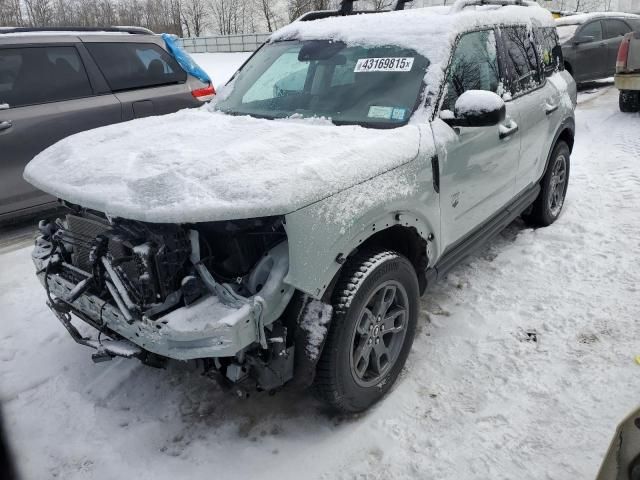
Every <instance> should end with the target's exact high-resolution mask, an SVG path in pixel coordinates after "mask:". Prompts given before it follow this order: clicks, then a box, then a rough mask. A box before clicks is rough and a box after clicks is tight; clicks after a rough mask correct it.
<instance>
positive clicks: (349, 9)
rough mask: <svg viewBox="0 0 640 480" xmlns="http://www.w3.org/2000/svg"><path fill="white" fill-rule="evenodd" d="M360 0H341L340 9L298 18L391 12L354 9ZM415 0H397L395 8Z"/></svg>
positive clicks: (309, 13) (315, 11)
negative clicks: (355, 3) (354, 5)
mask: <svg viewBox="0 0 640 480" xmlns="http://www.w3.org/2000/svg"><path fill="white" fill-rule="evenodd" d="M357 1H358V0H340V8H338V10H313V11H311V12H307V13H305V14H303V15H301V16H300V17H299V18H298V21H299V22H309V21H312V20H320V19H321V18H328V17H342V16H345V15H360V14H363V13H382V12H389V11H391V10H354V9H353V4H354V2H357ZM411 2H413V0H396V2H395V5H394V7H393V10H404V6H405V4H407V3H411Z"/></svg>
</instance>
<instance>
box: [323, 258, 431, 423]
mask: <svg viewBox="0 0 640 480" xmlns="http://www.w3.org/2000/svg"><path fill="white" fill-rule="evenodd" d="M419 297H420V294H419V288H418V279H417V276H416V272H415V270H414V268H413V265H412V264H411V263H410V262H409V261H408V260H407V259H406V258H405V257H403V256H402V255H400V254H399V253H396V252H393V251H390V250H366V251H363V252H359V253H357V254H355V255H354V256H353V257H352V258H351V259H350V260H349V262H348V263H347V264H346V265H345V268H344V270H343V272H342V274H341V277H340V280H339V281H338V284H337V285H336V289H335V291H334V294H333V308H334V316H333V320H332V322H331V328H330V331H329V335H328V337H327V342H326V345H325V348H324V350H323V352H322V356H321V358H320V361H319V362H318V370H317V374H316V390H317V392H318V394H319V396H320V398H321V399H322V400H324V401H326V402H327V403H329V404H330V405H331V406H332V407H333V408H335V409H336V410H339V411H341V412H345V413H356V412H361V411H363V410H366V409H367V408H369V407H370V406H371V405H373V404H374V403H376V402H377V401H378V400H380V399H381V398H382V397H384V395H385V394H386V393H387V392H388V391H389V389H390V388H391V386H392V385H393V384H394V382H395V381H396V379H397V377H398V375H399V374H400V371H401V370H402V367H403V366H404V364H405V361H406V359H407V356H408V355H409V351H410V349H411V345H412V343H413V338H414V336H415V329H416V323H417V319H418V311H419V310H418V309H419Z"/></svg>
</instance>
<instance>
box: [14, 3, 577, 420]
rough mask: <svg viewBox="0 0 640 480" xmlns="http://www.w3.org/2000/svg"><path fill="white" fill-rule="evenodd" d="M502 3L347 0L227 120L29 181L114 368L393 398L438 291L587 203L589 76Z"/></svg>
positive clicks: (58, 298) (249, 65)
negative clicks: (577, 79) (580, 198)
mask: <svg viewBox="0 0 640 480" xmlns="http://www.w3.org/2000/svg"><path fill="white" fill-rule="evenodd" d="M503 3H504V2H502V0H497V1H496V2H495V3H493V4H492V3H491V1H490V0H489V1H486V0H485V1H483V2H482V4H483V5H485V7H484V8H483V9H475V6H476V5H478V4H479V2H478V1H476V0H471V1H470V0H462V1H459V2H457V3H456V4H455V5H454V6H452V7H449V8H425V9H412V10H410V11H406V12H402V11H394V12H384V13H366V14H360V15H352V13H354V12H353V6H352V2H348V1H343V3H342V7H341V9H340V10H339V11H333V12H332V11H322V12H312V13H311V14H308V15H305V16H303V17H302V18H300V19H299V20H298V21H296V22H294V23H292V24H291V25H289V26H286V27H284V28H282V29H281V30H279V31H278V32H275V33H274V34H273V35H272V36H271V37H270V40H269V41H268V42H267V43H266V44H265V45H264V46H263V47H262V48H260V49H259V50H258V51H257V52H256V53H254V55H253V56H252V57H251V58H250V59H249V60H248V61H247V62H246V64H244V65H243V66H242V67H241V69H240V70H239V71H238V72H237V73H236V74H235V76H234V77H233V78H232V80H231V81H230V83H229V84H228V86H227V87H226V88H225V90H223V91H221V92H220V94H219V96H218V99H217V100H216V103H215V105H212V106H211V107H210V111H204V109H198V110H197V111H193V110H191V111H186V110H185V111H182V112H179V113H176V114H173V115H167V116H164V117H162V118H157V117H156V118H147V119H141V120H135V121H134V122H132V123H128V124H124V125H112V126H109V127H104V128H101V129H96V130H93V131H90V132H84V133H80V134H78V135H75V136H74V137H71V138H68V139H65V140H63V141H61V142H59V143H58V144H56V145H54V146H52V147H50V148H49V149H48V150H46V151H45V152H43V153H42V154H40V155H39V156H38V157H36V158H35V159H34V160H33V161H32V162H31V163H30V164H29V165H28V166H27V168H26V170H25V178H26V179H27V180H29V181H30V182H31V183H33V184H34V185H35V186H37V187H38V188H42V189H43V190H45V191H47V192H49V193H51V194H52V195H55V196H58V197H59V198H61V199H64V202H65V204H66V205H67V206H68V214H67V215H66V217H64V218H59V219H57V220H56V221H53V222H47V221H43V222H42V223H41V225H40V231H41V233H40V236H39V237H38V238H37V240H36V246H35V249H34V251H33V261H34V263H35V266H36V270H37V275H38V277H39V278H40V280H41V281H42V283H43V285H44V286H45V289H46V292H47V295H48V296H49V305H50V306H51V308H52V310H53V312H54V313H55V315H56V316H57V317H58V319H59V320H60V321H61V322H62V323H63V325H64V326H65V328H66V329H67V330H68V331H69V332H70V333H71V335H72V336H73V338H74V339H75V340H76V341H77V342H79V343H81V344H84V345H87V346H89V347H92V348H94V349H96V353H95V354H94V359H95V360H97V361H99V360H109V359H111V358H112V357H114V356H125V357H137V358H139V359H141V360H142V361H143V362H146V363H150V364H154V365H158V364H162V363H163V362H164V361H166V360H167V359H178V360H192V359H199V360H201V361H202V363H203V365H204V367H205V371H206V372H207V373H208V374H210V375H212V376H215V377H216V378H218V379H220V381H221V382H223V383H225V384H226V385H229V386H231V387H234V388H237V389H241V388H242V389H246V388H253V387H256V388H258V389H260V390H266V391H272V390H276V389H278V388H280V387H282V386H283V385H285V384H287V383H293V384H295V385H298V386H308V385H310V384H312V383H315V385H316V387H317V391H318V392H319V394H320V396H321V398H323V399H324V400H325V401H326V402H328V403H329V404H330V405H331V406H333V407H334V408H336V409H338V410H340V411H344V412H358V411H362V410H364V409H366V408H368V407H369V406H371V405H372V404H373V403H375V402H376V401H378V400H379V399H380V398H382V397H383V396H384V395H385V394H386V393H387V392H388V391H389V389H390V388H391V386H392V385H393V383H394V382H395V380H396V379H397V377H398V375H399V373H400V371H401V369H402V368H403V366H404V364H405V360H406V359H407V356H408V355H409V352H410V350H411V345H412V342H413V339H414V335H415V331H416V324H417V321H418V314H419V297H420V295H421V294H423V293H424V292H425V290H426V288H427V286H429V285H431V284H432V283H433V282H435V281H436V279H437V278H441V277H443V276H444V275H445V274H446V273H447V271H448V270H449V269H450V268H452V267H453V266H454V265H455V264H456V263H457V262H458V261H460V260H461V259H463V258H465V257H466V256H467V255H469V254H470V253H472V252H474V251H475V250H476V249H478V248H479V247H480V246H481V245H482V243H483V242H485V241H486V240H487V239H489V238H491V237H492V236H493V235H495V234H496V233H497V232H499V231H500V230H501V229H502V228H504V227H505V226H506V225H507V224H509V223H510V222H511V221H512V220H514V219H515V218H516V217H518V216H519V215H521V214H524V216H525V218H526V219H527V220H528V221H529V222H531V223H532V224H535V225H541V226H544V225H550V224H552V223H553V222H554V221H556V219H557V218H558V217H559V216H560V213H561V211H562V208H563V205H564V198H565V194H566V192H567V186H568V182H569V171H570V155H571V149H572V147H573V142H574V108H575V103H576V87H575V83H574V81H573V79H572V78H571V76H570V75H569V74H568V73H567V72H566V71H564V70H563V62H562V53H561V51H560V49H559V48H558V39H557V35H556V28H555V24H554V22H553V19H552V17H551V14H550V13H549V12H548V11H547V10H545V9H543V8H541V7H539V6H537V5H536V4H530V6H502V5H503ZM398 5H399V6H402V3H401V2H399V3H398ZM294 72H295V76H293V77H292V74H293V73H294ZM303 74H304V77H305V81H300V79H301V78H302V75H303ZM122 157H126V158H127V159H128V163H127V164H126V166H123V165H122V164H117V163H116V162H113V158H122ZM72 314H73V315H74V316H75V317H77V318H79V319H81V320H83V321H84V322H86V323H87V324H89V325H92V326H93V327H95V328H96V329H99V331H100V332H101V338H100V339H92V338H85V337H84V336H82V335H80V333H79V332H78V330H77V329H76V328H75V327H74V326H73V324H72V316H71V315H72Z"/></svg>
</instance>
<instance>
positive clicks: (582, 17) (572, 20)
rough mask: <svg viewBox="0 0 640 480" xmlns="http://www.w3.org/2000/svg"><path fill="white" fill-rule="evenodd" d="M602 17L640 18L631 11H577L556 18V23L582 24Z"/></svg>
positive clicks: (560, 24)
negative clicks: (575, 13)
mask: <svg viewBox="0 0 640 480" xmlns="http://www.w3.org/2000/svg"><path fill="white" fill-rule="evenodd" d="M602 17H614V18H621V17H626V18H637V19H640V16H639V15H634V14H633V13H624V12H593V13H579V14H577V15H570V16H568V17H562V18H558V19H557V20H556V25H558V26H564V25H582V24H583V23H586V22H588V21H589V20H592V19H596V18H602Z"/></svg>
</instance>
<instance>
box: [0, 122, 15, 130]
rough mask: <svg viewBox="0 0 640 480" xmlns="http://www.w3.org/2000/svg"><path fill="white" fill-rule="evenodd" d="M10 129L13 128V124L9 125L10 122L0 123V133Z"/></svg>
mask: <svg viewBox="0 0 640 480" xmlns="http://www.w3.org/2000/svg"><path fill="white" fill-rule="evenodd" d="M11 127H13V123H11V120H5V121H4V122H0V132H1V131H2V130H8V129H9V128H11Z"/></svg>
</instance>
